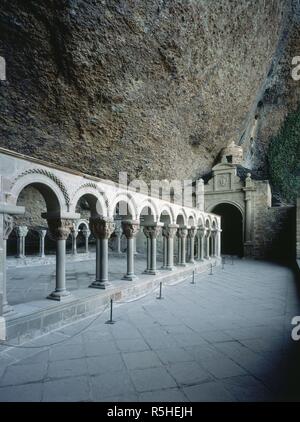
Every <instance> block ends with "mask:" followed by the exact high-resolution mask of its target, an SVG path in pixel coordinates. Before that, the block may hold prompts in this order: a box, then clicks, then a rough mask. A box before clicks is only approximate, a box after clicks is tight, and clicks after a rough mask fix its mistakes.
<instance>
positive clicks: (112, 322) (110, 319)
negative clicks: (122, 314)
mask: <svg viewBox="0 0 300 422" xmlns="http://www.w3.org/2000/svg"><path fill="white" fill-rule="evenodd" d="M112 317H113V300H112V299H110V318H109V320H108V321H106V323H105V324H114V323H115V322H116V321H114V320H113V319H112Z"/></svg>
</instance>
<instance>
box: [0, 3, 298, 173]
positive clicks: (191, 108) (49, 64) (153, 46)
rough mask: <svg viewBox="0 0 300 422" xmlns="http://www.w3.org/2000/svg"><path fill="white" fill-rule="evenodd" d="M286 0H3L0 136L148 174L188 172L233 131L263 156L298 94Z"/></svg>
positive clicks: (211, 157) (91, 166)
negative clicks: (4, 66) (3, 77)
mask: <svg viewBox="0 0 300 422" xmlns="http://www.w3.org/2000/svg"><path fill="white" fill-rule="evenodd" d="M297 3H298V2H297V1H293V0H290V1H287V0H272V1H265V0H256V1H249V0H231V1H229V0H221V1H218V2H215V1H211V0H172V1H171V0H147V1H146V0H144V1H141V0H110V1H109V0H107V1H105V0H102V1H100V0H99V1H96V0H68V1H67V0H49V1H47V2H45V1H38V0H28V1H26V2H24V1H23V0H2V1H1V4H0V32H1V40H0V55H2V56H4V57H5V59H6V62H7V82H3V83H2V84H1V85H0V97H1V98H0V128H1V136H0V145H1V146H3V147H7V148H9V149H13V150H16V151H19V152H22V153H25V154H29V155H32V156H35V157H38V158H42V159H46V160H48V161H50V162H53V163H58V164H61V165H65V166H68V167H71V168H74V169H78V170H81V171H83V172H86V173H89V174H94V175H98V176H101V177H105V178H110V179H114V180H118V172H119V171H128V172H129V173H130V175H131V176H135V177H136V176H138V177H143V178H144V179H145V180H149V179H153V178H169V179H170V178H178V179H179V178H194V177H197V176H199V175H201V174H203V173H205V172H207V171H208V170H209V169H210V167H211V165H212V164H213V163H214V161H215V160H216V158H217V156H218V153H219V151H220V150H221V148H223V147H224V146H226V145H227V144H228V143H229V142H230V141H231V140H232V139H234V140H236V141H237V142H239V143H240V144H242V145H243V146H244V148H245V153H246V154H245V155H246V161H245V164H247V166H248V167H253V168H255V167H256V168H258V169H262V168H265V167H264V166H265V163H266V152H267V147H268V142H269V141H270V139H271V137H272V136H273V134H274V133H276V131H278V129H279V127H280V124H281V123H282V122H283V120H284V116H285V115H286V114H287V113H288V112H289V110H290V109H294V108H295V106H296V103H297V97H298V98H299V95H298V94H299V89H300V82H298V83H296V82H294V81H292V80H291V77H290V70H291V56H294V55H297V54H298V55H300V51H299V49H297V47H299V37H298V38H297V36H296V35H297V28H296V27H295V26H294V25H296V21H297V20H296V18H293V17H292V15H291V10H292V7H294V9H295V8H296V7H297ZM295 10H296V9H295ZM295 16H296V15H295ZM293 92H294V93H293ZM291 93H293V95H291ZM257 114H258V115H259V117H257V120H258V123H256V125H255V122H256V121H257V120H255V118H254V116H255V115H257Z"/></svg>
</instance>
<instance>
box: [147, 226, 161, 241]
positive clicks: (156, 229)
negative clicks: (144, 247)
mask: <svg viewBox="0 0 300 422" xmlns="http://www.w3.org/2000/svg"><path fill="white" fill-rule="evenodd" d="M160 229H161V227H160V226H155V225H152V226H145V227H144V229H143V232H144V235H145V236H146V237H147V238H149V239H156V238H157V236H158V235H159V233H160Z"/></svg>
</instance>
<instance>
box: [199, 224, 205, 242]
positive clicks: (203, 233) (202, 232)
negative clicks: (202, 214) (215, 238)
mask: <svg viewBox="0 0 300 422" xmlns="http://www.w3.org/2000/svg"><path fill="white" fill-rule="evenodd" d="M197 235H198V237H200V239H202V237H203V236H204V235H205V229H204V228H203V227H200V229H198V230H197Z"/></svg>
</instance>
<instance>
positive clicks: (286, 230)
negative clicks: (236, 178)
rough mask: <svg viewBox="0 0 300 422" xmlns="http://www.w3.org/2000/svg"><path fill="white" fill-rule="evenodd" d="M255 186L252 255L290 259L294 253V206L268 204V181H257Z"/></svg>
mask: <svg viewBox="0 0 300 422" xmlns="http://www.w3.org/2000/svg"><path fill="white" fill-rule="evenodd" d="M256 188H257V191H256V195H255V197H254V239H253V240H254V248H253V255H254V257H255V258H272V259H288V258H289V259H290V258H291V257H292V256H294V255H295V252H294V245H295V227H294V226H295V225H294V215H295V208H294V207H292V206H287V207H286V206H285V207H271V206H268V204H269V205H270V202H269V185H268V183H266V182H257V183H256Z"/></svg>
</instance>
